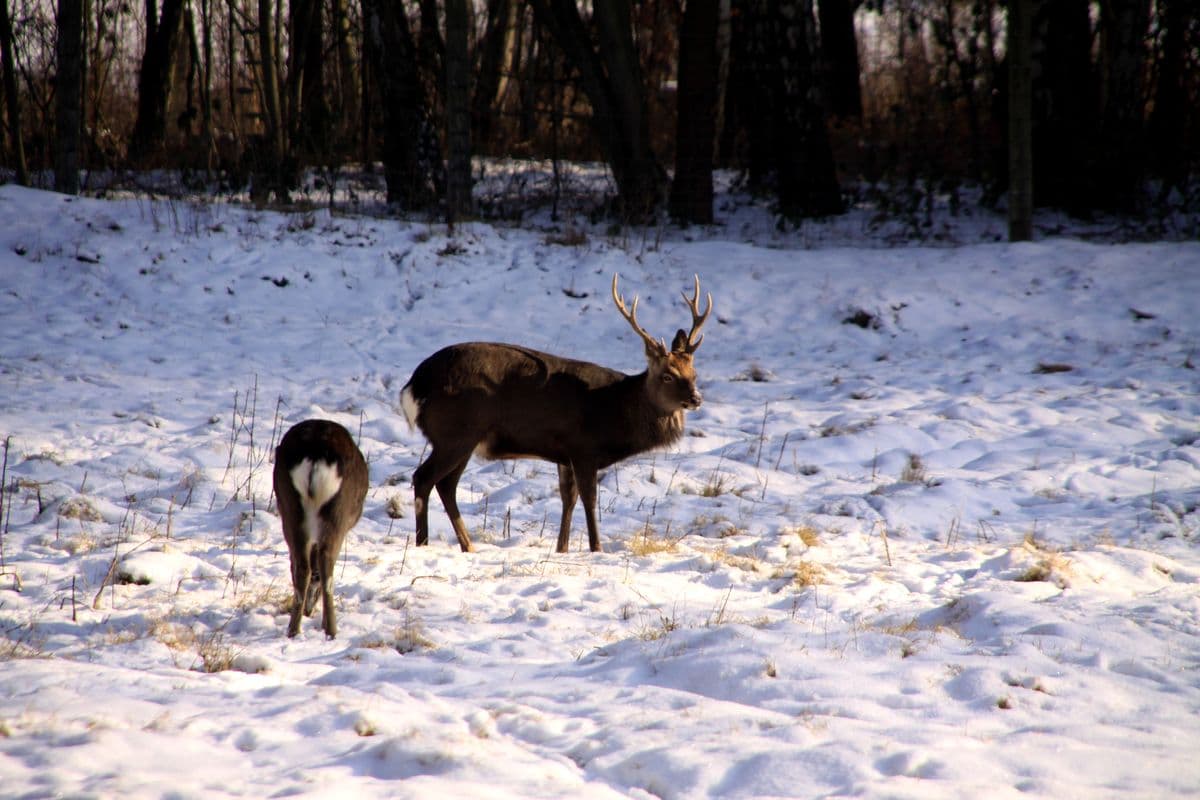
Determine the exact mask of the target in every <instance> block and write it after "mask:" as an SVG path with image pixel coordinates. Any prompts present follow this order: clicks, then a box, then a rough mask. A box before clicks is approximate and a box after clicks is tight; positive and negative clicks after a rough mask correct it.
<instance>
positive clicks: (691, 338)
mask: <svg viewBox="0 0 1200 800" xmlns="http://www.w3.org/2000/svg"><path fill="white" fill-rule="evenodd" d="M692 277H694V278H695V279H696V292H695V294H693V295H692V299H690V300H689V299H688V296H687V292H684V293H683V302H685V303H687V304H688V308H690V309H691V311H692V331H691V333H689V334H688V337H687V340H688V343H687V347H686V348H684V349H685V350H687V352H689V353H694V352H696V348H697V347H699V346H700V343H701V342H703V341H704V337H703V336H701V337H700V338H699V339H697V338H696V333H697V332H698V331H699V330H700V327H701V326H702V325H704V321H705V320H707V319H708V315H709V314H711V313H712V292H708V293H706V294H707V297H708V307H707V308H705V309H704V313H703V314H701V313H700V276H699V275H693V276H692ZM613 285H614V286H615V285H616V284H615V283H614V284H613ZM634 305H635V306H636V305H637V303H636V302H635V303H634Z"/></svg>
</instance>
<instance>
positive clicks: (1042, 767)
mask: <svg viewBox="0 0 1200 800" xmlns="http://www.w3.org/2000/svg"><path fill="white" fill-rule="evenodd" d="M720 208H721V214H722V217H723V221H724V224H723V225H720V226H716V227H712V228H692V229H689V230H687V231H679V230H677V229H669V228H663V229H661V230H656V231H648V232H637V233H632V232H630V231H620V230H615V229H614V230H606V229H605V228H604V227H603V226H591V225H589V224H587V223H586V222H577V223H574V224H575V225H576V228H575V229H574V230H575V235H574V236H572V237H566V236H562V235H561V232H562V227H561V226H555V225H553V224H551V223H550V222H549V221H548V220H546V219H545V218H537V219H527V220H525V221H524V222H523V223H522V224H519V225H518V224H511V225H502V224H485V223H470V224H465V225H461V226H459V228H458V229H457V230H456V231H454V232H453V233H452V234H451V233H448V232H447V230H446V228H445V226H443V225H440V224H434V223H430V222H427V221H396V220H392V219H379V218H370V217H359V216H352V215H342V214H331V213H329V212H328V211H310V212H303V213H277V212H272V211H265V210H254V209H249V208H242V207H238V206H230V205H222V204H217V205H204V204H199V203H189V202H185V201H181V200H150V199H146V198H144V197H142V198H124V199H121V198H116V199H108V200H97V199H79V198H75V199H71V198H64V197H62V196H58V195H54V194H50V193H43V192H36V191H30V190H25V189H21V188H18V187H14V186H4V187H0V219H3V220H5V224H4V225H3V226H2V227H0V319H3V321H4V333H5V335H4V336H3V338H2V339H0V436H6V437H8V449H7V473H6V493H5V496H4V501H5V507H4V514H5V516H6V519H5V520H4V528H3V540H2V542H0V545H2V558H3V564H2V567H0V629H2V630H3V633H4V638H3V639H2V640H0V697H2V698H3V705H2V708H0V784H2V785H3V786H4V787H5V789H4V793H5V794H6V796H13V797H22V798H41V797H57V796H71V797H169V798H201V797H203V798H221V797H256V798H257V797H267V796H272V797H274V796H293V797H314V798H315V797H338V796H353V797H359V798H372V797H402V798H409V797H411V798H425V797H438V798H441V797H494V798H505V797H512V798H534V797H548V798H549V797H555V798H557V797H579V798H614V797H629V798H649V797H662V798H697V797H722V798H724V797H814V796H827V797H844V796H860V797H897V798H905V797H912V798H922V799H923V800H929V799H930V798H932V799H933V800H936V799H937V798H961V797H968V796H969V797H987V798H1007V797H1046V798H1071V797H1089V798H1090V797H1111V798H1149V797H1154V798H1170V797H1190V796H1194V793H1195V792H1196V790H1197V787H1200V760H1198V759H1197V758H1196V756H1195V754H1196V746H1197V743H1200V550H1198V547H1197V543H1198V540H1200V512H1198V510H1197V509H1198V508H1200V424H1198V422H1197V420H1198V419H1200V391H1198V389H1200V378H1198V374H1197V371H1196V362H1197V355H1196V349H1197V346H1198V345H1200V316H1198V315H1197V313H1196V308H1197V298H1200V244H1197V243H1196V242H1186V241H1184V242H1149V243H1134V244H1115V243H1109V242H1104V241H1099V240H1094V241H1088V240H1084V239H1083V238H1068V237H1066V236H1060V237H1054V238H1045V239H1042V240H1040V241H1036V242H1034V243H1026V244H1007V243H1003V242H997V241H993V240H994V239H995V237H996V232H997V231H1002V230H1003V226H1002V224H1001V223H1000V222H999V221H998V220H996V219H993V218H989V217H977V218H974V219H969V220H962V219H949V218H947V219H946V220H945V221H944V222H939V224H940V225H943V226H945V230H947V231H949V234H948V236H949V239H950V240H953V241H954V242H955V243H953V244H950V243H943V244H938V245H936V246H928V245H917V244H901V245H897V244H895V242H894V239H893V237H892V234H890V233H889V234H886V235H885V234H879V235H877V234H874V233H872V232H871V231H870V230H869V229H868V226H867V225H865V224H861V219H860V220H858V223H857V224H859V227H858V228H857V229H855V228H854V225H855V224H856V222H855V219H856V218H854V217H853V216H852V215H851V216H848V217H847V218H842V219H840V220H838V221H834V222H831V223H829V224H828V226H826V227H822V224H821V223H811V224H806V226H804V227H802V228H800V229H793V230H790V231H789V230H783V231H781V230H780V229H779V228H777V227H776V226H774V225H773V221H772V220H771V219H770V217H769V215H767V214H765V213H763V212H762V211H761V209H758V208H757V207H755V206H754V205H753V204H752V203H749V204H748V203H740V204H739V203H735V202H733V201H728V202H726V204H724V205H722V206H721V207H720ZM580 232H582V235H580ZM855 237H857V239H858V240H859V241H858V242H857V244H856V239H855ZM568 240H569V241H571V242H573V244H564V243H563V242H565V241H568ZM614 272H619V273H620V275H621V286H622V289H623V290H624V292H625V293H626V296H627V297H631V296H632V295H633V294H634V293H636V294H639V295H640V297H641V302H640V304H639V312H640V315H639V320H640V321H641V322H642V324H643V325H645V327H646V328H647V329H648V330H649V331H650V332H651V333H653V334H654V335H655V336H663V337H669V336H670V335H671V334H672V332H673V331H674V329H675V328H677V327H680V326H684V325H685V323H686V321H687V319H688V315H687V310H686V308H685V307H684V305H683V303H682V301H681V298H680V292H681V291H685V290H690V287H691V281H692V276H693V274H698V275H699V276H700V279H701V282H702V287H703V290H704V291H711V292H712V295H713V299H714V302H715V307H716V310H715V312H714V316H713V319H710V321H709V323H708V325H707V327H706V329H705V339H704V344H703V347H702V348H701V349H700V350H699V351H698V353H697V355H696V365H697V370H698V373H699V375H700V388H701V391H702V392H703V394H704V398H705V400H704V405H703V406H702V407H701V408H700V409H699V410H698V411H696V412H693V413H690V414H689V415H688V422H687V435H685V436H684V438H683V440H682V441H681V442H680V443H679V444H678V445H676V446H675V447H673V448H671V449H669V450H666V451H661V452H657V453H650V454H646V455H644V456H640V457H637V458H634V459H631V460H629V461H626V462H624V463H622V464H620V465H618V466H616V467H615V468H613V469H611V470H609V471H608V472H607V473H606V474H605V475H604V476H603V478H602V481H601V488H600V501H599V507H600V515H601V522H600V527H601V538H602V542H603V544H604V546H605V552H604V553H600V554H592V553H589V552H587V548H586V536H585V535H584V529H583V521H582V515H580V514H577V515H576V524H575V526H574V532H573V535H572V542H571V545H572V551H571V552H570V553H568V554H566V555H557V554H555V553H554V552H553V550H554V540H555V537H556V535H557V521H558V516H559V513H560V509H559V501H558V493H557V481H556V480H555V474H554V468H553V466H552V465H549V464H544V463H541V462H536V461H517V462H494V463H483V462H473V463H472V465H471V466H470V467H469V468H468V470H467V472H466V474H465V475H464V477H463V480H462V483H461V485H460V490H459V500H460V505H461V506H462V510H463V512H464V514H465V516H466V519H467V523H468V526H469V527H470V528H471V530H472V533H473V537H474V539H475V544H476V547H477V548H478V552H476V553H474V554H464V553H462V552H460V551H459V548H458V545H457V542H456V541H455V538H454V536H453V533H452V531H451V529H450V525H449V522H448V521H447V519H446V517H445V515H444V514H443V513H442V509H441V506H440V503H439V502H437V501H436V500H435V501H434V503H433V505H434V508H433V509H432V510H431V513H430V522H431V526H432V532H431V543H430V546H429V547H425V548H416V547H415V546H414V545H413V543H412V541H411V539H412V529H413V516H412V496H411V485H410V478H411V475H412V472H413V470H414V468H415V467H416V465H417V464H418V463H419V461H420V459H421V457H422V453H423V449H424V447H425V442H424V440H423V438H422V437H421V435H420V433H419V432H417V431H414V430H412V429H411V428H410V427H409V426H408V424H407V423H406V422H405V420H404V418H403V415H402V413H401V410H400V408H399V404H400V398H399V392H400V389H401V387H402V386H403V385H404V383H405V381H406V380H407V378H408V375H409V374H410V372H411V370H412V369H413V368H414V367H415V366H416V365H417V364H418V363H419V362H420V360H421V359H422V358H424V357H425V356H426V355H428V354H430V353H432V352H433V351H435V350H436V349H438V348H439V347H441V346H443V345H446V344H449V343H452V342H455V341H465V340H497V341H511V342H517V343H521V344H525V345H528V346H532V347H535V348H538V349H543V350H548V351H551V352H556V353H560V354H562V355H566V356H571V357H574V358H582V359H586V360H591V361H596V362H598V363H603V364H605V365H606V366H611V367H614V368H618V369H623V370H625V371H627V372H635V371H638V370H640V369H642V368H643V366H644V361H643V356H642V347H641V344H640V342H639V341H638V339H637V337H636V335H635V334H634V333H633V331H631V330H630V329H629V327H628V325H627V324H626V323H625V322H624V321H623V320H622V319H621V318H620V316H619V315H618V314H617V313H616V311H615V309H614V308H613V307H612V301H611V299H610V297H609V294H608V287H609V283H610V281H611V278H612V274H613V273H614ZM307 417H322V418H328V419H334V420H337V421H339V422H341V423H343V424H344V425H346V426H347V428H349V429H350V430H351V432H352V433H354V435H355V437H356V438H357V439H358V441H359V442H360V446H361V448H362V449H363V451H364V453H365V454H366V456H367V459H368V462H369V465H370V473H371V490H370V492H369V494H368V497H367V502H366V509H365V512H364V515H363V518H362V520H361V521H360V522H359V524H358V525H357V526H356V527H355V529H354V530H353V531H352V532H351V534H350V535H349V537H348V538H347V540H346V544H345V546H344V549H343V554H342V560H341V562H340V565H339V569H338V573H337V575H336V576H335V581H336V595H337V598H338V604H339V622H340V632H339V637H338V638H337V639H336V640H326V639H325V638H324V636H323V634H322V633H321V630H320V620H319V613H320V612H319V610H318V616H317V617H314V618H311V619H306V620H305V622H304V627H303V630H302V632H301V634H300V636H298V637H297V638H295V639H292V640H289V639H288V638H287V637H286V636H285V629H286V626H287V605H288V603H289V602H290V595H291V588H290V583H289V577H288V558H287V551H286V547H285V545H284V542H283V537H282V533H281V529H280V524H279V520H278V518H277V517H276V516H275V515H274V510H273V503H272V499H271V487H270V479H271V460H272V447H273V444H274V443H275V442H276V441H278V438H279V436H280V435H282V432H283V430H285V429H286V427H287V426H289V425H291V424H294V423H295V422H298V421H300V420H301V419H304V418H307Z"/></svg>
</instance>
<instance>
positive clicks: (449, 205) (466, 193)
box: [445, 0, 472, 224]
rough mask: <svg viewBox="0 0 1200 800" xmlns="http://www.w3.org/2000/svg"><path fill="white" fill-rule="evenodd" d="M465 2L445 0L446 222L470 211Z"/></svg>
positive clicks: (467, 20) (467, 12) (468, 24)
mask: <svg viewBox="0 0 1200 800" xmlns="http://www.w3.org/2000/svg"><path fill="white" fill-rule="evenodd" d="M470 27H471V13H470V7H469V3H468V1H467V0H446V57H445V66H446V153H447V158H446V221H447V222H448V223H450V224H453V223H454V222H455V221H457V220H459V219H461V218H462V217H464V216H468V215H470V214H471V212H472V203H471V63H470V53H469V51H468V48H467V32H468V30H469V29H470Z"/></svg>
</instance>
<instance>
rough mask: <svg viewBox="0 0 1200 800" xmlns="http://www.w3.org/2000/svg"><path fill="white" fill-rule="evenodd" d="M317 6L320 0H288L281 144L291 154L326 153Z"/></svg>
mask: <svg viewBox="0 0 1200 800" xmlns="http://www.w3.org/2000/svg"><path fill="white" fill-rule="evenodd" d="M321 6H322V4H321V2H320V0H291V2H290V3H289V4H288V70H287V81H286V96H287V121H288V122H287V141H286V143H285V147H286V148H288V150H289V151H290V152H291V153H292V154H293V155H300V154H303V155H306V156H309V157H313V156H326V155H327V152H326V151H327V148H328V146H329V141H328V138H329V137H328V131H329V108H328V106H327V104H326V102H325V91H324V85H323V81H322V75H323V73H324V65H325V51H324V43H323V36H322V34H323V32H324V25H323V24H322V13H321Z"/></svg>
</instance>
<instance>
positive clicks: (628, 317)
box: [612, 272, 667, 355]
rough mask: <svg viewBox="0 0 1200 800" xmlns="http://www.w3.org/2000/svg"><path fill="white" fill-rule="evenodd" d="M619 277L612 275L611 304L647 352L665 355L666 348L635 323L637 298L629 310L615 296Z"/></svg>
mask: <svg viewBox="0 0 1200 800" xmlns="http://www.w3.org/2000/svg"><path fill="white" fill-rule="evenodd" d="M619 277H620V275H619V274H618V273H615V272H614V273H613V282H612V296H613V302H614V303H616V304H617V311H620V312H621V316H622V317H624V318H625V321H626V322H628V323H629V324H630V325H631V326H632V327H633V329H634V331H636V332H637V335H638V336H640V337H642V341H643V342H645V343H646V349H647V350H653V351H655V352H658V353H662V354H663V355H666V352H667V346H666V345H665V344H664V343H663V342H662V341H661V340H660V339H655V338H654V337H653V336H651V335H650V334H648V333H646V329H645V328H643V327H642V326H641V325H639V324H638V321H637V304H638V296H637V295H636V294H635V295H634V296H633V306H632V307H630V308H626V307H625V300H624V299H623V298H622V297H621V295H619V294H617V278H619Z"/></svg>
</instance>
